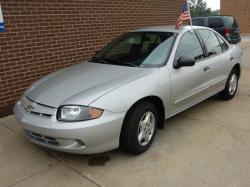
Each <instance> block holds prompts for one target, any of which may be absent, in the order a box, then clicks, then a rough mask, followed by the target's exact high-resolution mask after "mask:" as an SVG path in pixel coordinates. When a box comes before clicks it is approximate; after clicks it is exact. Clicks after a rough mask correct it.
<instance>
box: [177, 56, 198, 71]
mask: <svg viewBox="0 0 250 187" xmlns="http://www.w3.org/2000/svg"><path fill="white" fill-rule="evenodd" d="M194 65H195V60H194V59H192V58H186V57H180V58H179V59H178V60H177V62H176V63H174V68H175V69H179V68H181V67H187V66H194Z"/></svg>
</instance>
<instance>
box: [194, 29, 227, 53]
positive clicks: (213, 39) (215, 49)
mask: <svg viewBox="0 0 250 187" xmlns="http://www.w3.org/2000/svg"><path fill="white" fill-rule="evenodd" d="M197 32H198V33H199V35H200V36H201V38H202V39H203V41H204V43H205V45H206V47H207V52H208V56H213V55H217V54H221V53H222V52H223V50H222V47H221V44H220V42H219V40H218V38H217V36H216V35H215V33H214V32H212V31H210V30H206V29H200V30H197Z"/></svg>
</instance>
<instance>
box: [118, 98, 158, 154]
mask: <svg viewBox="0 0 250 187" xmlns="http://www.w3.org/2000/svg"><path fill="white" fill-rule="evenodd" d="M158 121H159V120H158V114H157V109H156V108H155V106H154V105H153V104H152V103H150V102H141V103H139V104H137V105H136V106H135V107H134V108H133V109H132V110H131V111H129V113H128V114H127V116H126V119H125V121H124V124H123V127H122V131H121V137H120V147H121V148H122V149H124V150H126V151H127V152H129V153H131V154H141V153H143V152H145V151H146V150H147V149H148V148H149V147H150V146H151V144H152V142H153V139H154V136H155V132H156V128H157V123H158Z"/></svg>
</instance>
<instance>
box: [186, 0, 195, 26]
mask: <svg viewBox="0 0 250 187" xmlns="http://www.w3.org/2000/svg"><path fill="white" fill-rule="evenodd" d="M186 2H187V7H188V13H189V17H190V25H191V26H193V22H192V16H191V12H190V8H189V4H188V0H186Z"/></svg>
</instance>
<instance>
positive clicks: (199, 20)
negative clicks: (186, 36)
mask: <svg viewBox="0 0 250 187" xmlns="http://www.w3.org/2000/svg"><path fill="white" fill-rule="evenodd" d="M192 22H193V25H198V26H205V19H204V18H194V19H192Z"/></svg>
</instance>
